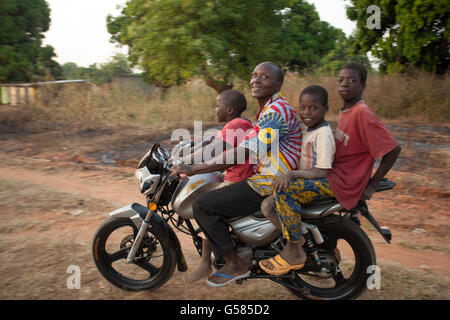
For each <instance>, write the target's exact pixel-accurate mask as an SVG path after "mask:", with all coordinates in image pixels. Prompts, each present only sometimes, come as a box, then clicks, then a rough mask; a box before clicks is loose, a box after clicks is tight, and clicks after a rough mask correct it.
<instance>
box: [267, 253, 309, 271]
mask: <svg viewBox="0 0 450 320" xmlns="http://www.w3.org/2000/svg"><path fill="white" fill-rule="evenodd" d="M262 262H270V263H271V264H272V265H273V269H269V268H267V267H265V266H264V265H263V264H262ZM304 265H305V264H304V263H300V264H297V265H290V264H289V263H288V262H287V261H286V260H284V259H283V258H282V257H281V256H280V255H279V254H277V255H276V256H275V257H273V258H270V259H266V260H262V261H260V262H259V266H260V267H261V269H263V270H264V272H265V273H268V274H271V275H273V276H281V275H282V274H286V273H288V272H289V271H291V270H299V269H301V268H303V267H304Z"/></svg>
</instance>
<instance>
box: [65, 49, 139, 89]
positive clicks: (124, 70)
mask: <svg viewBox="0 0 450 320" xmlns="http://www.w3.org/2000/svg"><path fill="white" fill-rule="evenodd" d="M62 73H63V75H64V78H65V79H71V80H73V79H90V80H92V81H93V82H95V83H97V84H102V83H107V82H111V80H112V78H113V77H116V76H128V75H132V74H133V69H132V68H131V64H130V61H128V58H127V57H126V55H124V54H116V55H114V56H113V57H111V60H110V61H108V62H106V63H103V64H100V65H97V63H94V64H91V65H90V66H89V67H87V68H86V67H79V66H77V65H76V64H75V63H73V62H67V63H65V64H64V65H63V66H62Z"/></svg>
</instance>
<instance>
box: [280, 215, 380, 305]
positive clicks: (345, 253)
mask: <svg viewBox="0 0 450 320" xmlns="http://www.w3.org/2000/svg"><path fill="white" fill-rule="evenodd" d="M321 232H322V233H323V234H325V235H326V239H327V241H326V242H325V243H323V244H322V245H320V246H318V255H319V259H320V260H321V262H322V266H327V265H328V266H330V265H331V266H332V267H331V268H329V269H328V270H323V271H322V272H312V271H309V272H308V273H306V271H304V272H302V271H301V270H299V271H297V272H296V277H294V279H289V281H288V280H284V282H285V284H286V286H287V287H288V289H289V290H291V291H292V292H293V293H294V294H296V295H298V296H300V297H302V298H308V299H332V300H334V299H354V298H356V297H358V296H359V295H360V294H361V293H362V292H363V291H364V290H365V289H366V288H367V279H368V277H369V274H368V273H367V270H368V267H369V266H371V265H375V264H376V258H375V253H374V250H373V246H372V244H371V242H370V240H369V238H368V237H367V235H366V234H365V233H364V232H363V231H362V229H361V228H360V227H359V226H357V225H356V224H355V223H353V222H351V221H348V220H346V219H345V220H344V219H343V220H341V221H340V222H339V223H334V224H326V225H321ZM336 248H337V249H338V250H336ZM281 282H283V281H281ZM294 282H295V285H293V283H294ZM298 288H301V289H298ZM305 292H307V293H308V294H305Z"/></svg>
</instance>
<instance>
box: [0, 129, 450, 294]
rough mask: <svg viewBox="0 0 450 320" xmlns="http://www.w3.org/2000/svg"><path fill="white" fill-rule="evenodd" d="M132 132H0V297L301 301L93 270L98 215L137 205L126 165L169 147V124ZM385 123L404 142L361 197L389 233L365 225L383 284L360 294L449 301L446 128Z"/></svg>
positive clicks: (272, 288) (266, 285)
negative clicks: (75, 283)
mask: <svg viewBox="0 0 450 320" xmlns="http://www.w3.org/2000/svg"><path fill="white" fill-rule="evenodd" d="M412 127H414V130H412ZM141 129H142V128H119V129H115V130H111V129H108V130H106V129H104V130H94V129H92V128H91V129H90V130H86V129H73V128H72V130H71V131H65V132H63V131H61V129H60V128H59V129H52V130H48V131H44V130H43V131H39V130H38V131H33V130H31V131H30V132H26V131H25V132H24V133H17V132H14V130H9V131H8V132H6V133H5V132H3V133H2V134H1V135H0V152H1V153H0V201H1V204H2V205H1V209H0V216H1V217H2V227H0V234H1V238H0V248H1V252H0V259H1V261H2V263H1V266H0V283H2V288H1V289H0V298H3V299H282V300H289V299H298V298H297V297H296V296H294V295H292V294H291V293H290V292H288V291H287V290H285V289H284V288H282V287H281V286H279V285H277V284H275V283H273V282H270V281H268V280H252V281H248V282H246V283H244V284H243V285H241V286H239V285H236V284H233V285H232V286H228V287H224V288H219V289H216V288H210V287H208V286H207V285H206V284H205V283H204V282H203V281H199V282H196V283H194V284H191V285H187V284H185V283H184V281H183V274H182V273H179V272H175V273H174V276H173V277H172V279H171V280H170V281H169V282H168V283H166V284H165V285H164V286H162V287H161V288H159V289H158V290H156V291H154V292H140V293H128V292H124V291H122V290H120V289H117V288H115V287H113V286H112V285H110V284H109V283H108V282H107V281H106V280H104V279H103V278H102V277H101V276H100V274H99V273H98V271H97V270H96V268H95V265H94V263H93V261H92V258H91V252H90V250H91V241H92V237H93V234H94V232H95V230H96V228H97V227H98V226H99V225H100V224H101V222H102V221H103V220H104V219H105V218H106V213H107V212H109V211H111V210H114V209H116V208H118V207H120V206H122V205H126V204H128V203H130V202H141V203H142V202H143V201H142V200H143V198H142V197H141V196H140V194H139V192H138V191H137V187H136V183H135V181H134V177H133V173H134V168H133V166H134V164H135V163H136V161H137V159H138V158H139V155H142V154H143V153H144V152H145V149H146V146H147V145H148V144H149V142H151V141H158V140H156V139H158V138H159V137H161V136H163V139H162V140H163V142H165V143H166V144H167V145H168V144H170V141H168V140H167V139H168V135H167V133H166V134H165V135H161V133H158V132H147V131H146V130H141ZM140 130H141V131H140ZM391 130H393V132H394V134H395V135H396V138H397V139H398V140H399V141H400V142H401V144H402V147H403V152H402V157H401V158H400V160H399V162H398V163H397V164H396V166H395V167H394V169H393V170H392V171H391V172H390V173H389V175H388V177H389V178H390V179H391V180H393V181H395V182H396V183H397V186H396V188H395V189H394V190H392V191H389V192H383V193H378V194H376V195H375V197H374V199H373V200H371V201H370V202H369V206H370V208H371V211H372V213H373V215H374V216H375V217H376V218H377V220H378V221H379V223H380V225H387V226H389V227H390V228H391V230H392V233H393V242H392V244H391V245H388V244H386V243H384V240H383V239H382V238H381V236H380V235H379V234H378V233H377V232H376V231H375V230H374V229H373V228H372V227H371V226H370V225H369V224H367V223H364V224H363V227H364V228H365V230H366V231H367V232H368V234H369V236H370V238H371V239H372V242H373V244H374V247H375V250H376V254H377V261H378V263H379V266H380V268H381V276H382V287H381V289H379V290H369V291H367V292H366V293H365V294H364V295H363V296H362V297H361V298H362V299H417V298H419V299H423V298H424V299H448V298H450V267H449V266H450V246H449V243H450V242H449V238H450V235H449V234H448V228H449V227H450V219H449V215H450V213H449V210H448V209H449V198H450V191H449V188H448V181H449V172H448V169H447V168H448V167H449V166H448V164H449V157H448V155H449V150H450V146H449V145H448V141H449V140H448V137H449V130H448V128H445V127H432V126H430V127H424V128H422V129H420V130H418V129H417V126H414V124H404V123H400V124H398V123H393V124H391ZM130 141H133V143H131V144H130ZM421 143H422V144H421ZM419 169H420V170H419ZM74 213H79V214H77V215H74ZM177 235H178V236H179V238H180V241H181V243H182V246H183V250H184V253H185V256H186V259H187V261H188V264H189V266H190V267H194V266H195V265H197V264H198V263H199V259H198V254H197V253H196V251H195V249H194V246H193V244H192V241H191V239H189V238H188V237H187V236H186V235H184V234H182V233H180V232H177ZM73 265H75V266H79V268H80V270H81V288H80V289H72V290H71V289H68V288H67V279H68V278H69V277H70V273H68V271H67V270H68V269H67V268H68V267H70V266H73Z"/></svg>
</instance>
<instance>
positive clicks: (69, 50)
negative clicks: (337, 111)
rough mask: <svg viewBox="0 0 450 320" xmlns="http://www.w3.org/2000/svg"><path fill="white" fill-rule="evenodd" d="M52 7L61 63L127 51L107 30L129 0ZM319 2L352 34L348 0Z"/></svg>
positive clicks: (55, 1)
mask: <svg viewBox="0 0 450 320" xmlns="http://www.w3.org/2000/svg"><path fill="white" fill-rule="evenodd" d="M46 1H47V3H48V4H49V6H50V10H51V16H50V18H51V25H50V29H49V31H47V33H46V34H45V39H44V41H43V42H44V44H45V45H51V46H53V48H54V49H55V52H56V54H57V57H56V58H55V60H56V61H58V63H60V64H64V63H66V62H75V63H76V64H77V65H78V66H82V67H88V66H89V65H91V64H93V63H98V64H101V63H105V62H108V61H110V58H111V57H112V56H114V55H115V54H117V53H127V49H126V47H122V48H121V47H118V46H117V45H116V44H113V43H111V42H110V41H109V39H110V34H109V33H108V31H107V30H106V17H107V15H108V14H111V15H112V16H117V15H118V14H119V13H120V9H117V6H123V5H125V3H126V2H127V0H46ZM307 1H308V2H309V3H313V4H314V5H315V6H316V10H317V12H318V13H319V16H320V19H321V20H324V21H327V22H328V23H330V24H331V25H332V26H334V27H337V28H341V29H342V30H343V31H344V32H345V34H346V35H347V36H348V35H350V34H351V33H352V31H353V28H354V27H355V23H354V22H352V21H350V20H348V19H347V16H346V13H345V5H346V4H349V3H348V1H345V0H307Z"/></svg>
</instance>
